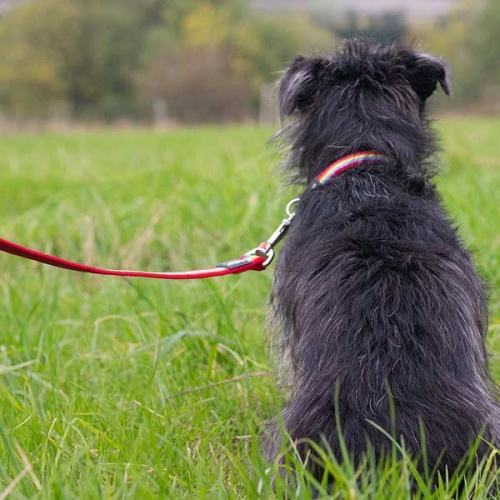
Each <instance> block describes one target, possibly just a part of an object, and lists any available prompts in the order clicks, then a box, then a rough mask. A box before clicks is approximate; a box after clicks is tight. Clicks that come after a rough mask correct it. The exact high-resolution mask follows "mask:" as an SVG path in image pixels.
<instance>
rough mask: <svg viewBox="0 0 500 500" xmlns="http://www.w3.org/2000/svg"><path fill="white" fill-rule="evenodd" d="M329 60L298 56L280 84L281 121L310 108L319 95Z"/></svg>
mask: <svg viewBox="0 0 500 500" xmlns="http://www.w3.org/2000/svg"><path fill="white" fill-rule="evenodd" d="M326 64H327V60H326V59H324V58H320V57H314V58H312V57H308V58H306V57H303V56H298V57H297V58H295V60H294V61H293V62H292V64H291V65H290V67H289V68H288V69H287V70H286V72H285V74H284V75H283V77H282V78H281V80H280V82H279V104H280V114H281V119H282V120H283V118H285V117H287V116H290V115H291V114H292V113H293V112H294V111H295V110H296V109H297V110H298V111H303V110H305V109H307V108H308V107H310V106H311V105H312V104H313V103H314V101H315V100H316V97H317V95H318V91H319V86H320V80H321V74H322V72H323V70H324V68H325V66H326Z"/></svg>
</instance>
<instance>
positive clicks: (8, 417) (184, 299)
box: [0, 119, 500, 500]
mask: <svg viewBox="0 0 500 500" xmlns="http://www.w3.org/2000/svg"><path fill="white" fill-rule="evenodd" d="M440 130H441V132H442V133H443V147H444V150H445V151H446V153H445V155H444V170H443V174H442V176H440V177H439V178H438V179H437V180H438V183H439V188H440V190H441V192H442V193H443V198H444V201H445V203H446V205H447V207H448V208H449V210H450V212H451V215H452V217H453V218H454V219H455V220H456V221H457V222H458V223H459V224H460V226H461V234H462V237H463V238H464V239H465V241H466V243H467V244H468V245H470V246H472V248H474V249H476V250H475V260H476V262H477V264H478V265H479V268H480V270H481V272H482V274H483V275H484V277H485V278H486V280H487V282H488V283H489V303H490V328H489V334H488V340H489V344H490V348H491V351H492V353H493V356H492V357H491V365H492V368H493V373H494V376H495V378H496V379H497V380H499V379H500V361H499V358H498V352H500V237H499V234H500V222H499V221H500V205H499V204H498V196H497V194H498V192H499V190H500V171H499V169H498V166H497V164H498V162H497V158H498V155H499V146H498V141H497V140H496V138H497V136H498V134H499V133H500V121H499V120H494V119H489V120H486V119H483V120H479V119H474V120H470V119H467V120H453V121H451V120H449V121H446V122H444V123H443V125H442V126H440ZM272 132H273V131H272V130H262V129H256V128H249V127H247V128H235V127H232V128H221V129H208V128H207V129H191V130H176V131H172V132H169V133H160V132H155V133H152V132H147V131H144V130H143V131H140V130H131V131H128V132H109V131H108V132H92V133H79V134H74V135H69V134H57V135H55V134H54V135H53V134H45V135H38V136H31V137H30V136H18V137H14V136H11V137H5V136H4V137H0V165H1V171H2V182H1V183H0V219H1V220H0V222H1V226H2V237H6V238H9V239H14V240H16V241H19V242H22V243H24V244H27V245H30V246H32V247H34V248H39V249H40V250H44V251H48V252H55V253H57V254H58V255H61V256H64V257H67V258H70V259H75V260H80V261H84V262H88V263H90V264H94V265H102V266H107V267H127V268H144V269H149V270H163V269H192V268H197V267H204V266H212V265H213V264H214V263H216V262H220V261H221V260H226V259H230V258H233V257H236V256H238V255H241V253H242V252H244V251H246V250H247V249H250V248H252V247H254V246H255V245H256V244H258V243H259V242H260V241H262V239H263V238H265V237H266V236H268V235H269V233H270V232H271V231H272V229H273V228H274V227H275V225H276V224H277V223H279V221H281V220H282V218H283V215H284V213H283V210H284V206H285V204H286V202H287V201H288V200H289V199H290V198H291V197H292V196H293V195H294V194H295V192H294V190H293V189H292V190H291V191H288V192H286V193H285V192H283V188H282V187H281V186H282V182H281V181H280V179H279V177H277V176H276V175H275V174H273V171H274V170H273V169H275V168H276V166H277V163H278V161H277V159H276V158H275V155H273V153H272V151H270V150H269V148H268V147H267V146H266V141H267V139H268V137H269V136H270V135H271V134H272ZM278 251H279V250H278ZM0 265H1V268H2V274H1V277H0V296H1V298H0V331H1V332H2V336H1V340H0V404H1V408H2V411H1V412H0V441H1V443H2V444H1V445H0V492H2V491H4V490H5V488H7V487H9V486H11V487H12V488H13V492H12V495H11V498H67V499H71V498H75V499H76V498H86V499H87V498H88V499H94V498H96V499H97V498H141V499H142V498H145V499H149V498H151V499H153V498H209V499H212V498H250V499H252V498H273V497H274V498H276V495H274V494H273V493H272V491H271V484H270V480H271V476H270V475H269V474H266V473H265V470H266V469H267V467H268V466H267V464H265V463H264V462H263V460H262V459H261V458H260V457H259V455H258V439H259V433H260V432H261V430H262V428H263V425H264V422H265V421H266V420H268V419H269V418H271V417H272V416H273V415H275V414H276V413H277V412H278V411H279V407H280V398H279V395H278V391H277V389H276V383H275V380H274V378H273V376H272V364H271V362H270V360H269V358H268V355H267V350H266V348H265V341H264V338H265V333H264V331H265V329H264V324H265V315H266V313H265V311H266V301H267V294H268V291H269V287H270V282H271V279H272V272H273V270H272V267H271V268H270V269H269V270H268V271H267V272H263V273H250V274H246V275H243V276H232V277H226V278H219V279H214V280H210V281H197V282H162V281H153V280H122V279H118V278H106V277H97V276H85V275H81V274H77V273H72V272H69V271H63V270H59V269H54V268H48V267H44V266H41V265H38V264H30V263H28V262H27V261H23V260H21V259H17V258H15V257H12V256H8V255H5V254H0ZM495 353H496V354H495ZM288 448H289V452H288V453H287V462H288V464H289V465H290V466H291V465H295V466H296V468H298V471H299V479H298V483H297V485H296V486H293V485H290V484H288V485H287V484H286V483H285V482H284V481H283V480H281V478H278V485H277V487H278V490H279V492H281V493H284V492H285V491H287V492H288V498H300V499H302V498H311V496H312V495H311V491H310V489H309V486H308V485H309V484H310V482H311V478H309V477H308V474H307V472H306V471H305V470H304V467H303V465H301V464H300V463H299V462H298V460H297V458H296V457H295V456H294V453H293V449H292V446H289V447H288ZM323 460H324V461H325V463H326V465H327V467H328V471H329V473H330V474H331V475H332V476H333V477H335V479H336V486H335V491H334V495H336V497H335V498H360V499H376V500H378V499H380V500H387V499H394V500H399V499H401V498H409V497H410V492H411V491H413V490H412V487H414V489H415V491H414V493H413V495H414V496H412V498H416V499H419V498H420V499H423V498H426V499H427V498H430V499H436V500H437V499H443V500H444V499H449V498H461V499H464V500H465V499H466V498H467V499H468V498H470V499H479V498H485V497H486V496H485V494H484V492H485V485H487V484H488V482H489V481H491V476H490V475H488V470H491V463H490V464H489V465H488V463H486V464H484V468H483V470H482V472H480V473H479V474H476V475H475V474H474V473H473V472H472V471H470V470H466V471H464V472H465V473H467V475H468V476H469V481H468V483H467V487H466V490H465V491H464V492H462V493H460V494H459V493H457V485H458V482H457V481H456V479H457V478H453V477H449V478H447V477H443V478H442V481H441V483H440V485H439V486H438V488H437V490H436V491H430V488H429V486H428V483H427V480H426V478H425V477H424V476H422V477H421V476H419V475H418V472H416V470H415V468H414V467H413V464H412V461H411V460H410V458H409V457H407V456H402V458H401V460H397V459H396V460H394V461H393V460H389V461H387V463H380V464H376V463H374V461H373V460H367V462H366V463H364V464H363V465H362V468H361V469H360V470H358V471H357V470H355V469H354V468H353V467H352V466H349V465H347V466H341V465H339V464H338V463H336V462H335V461H334V460H331V458H330V457H328V456H327V455H324V454H323ZM466 469H467V468H466ZM16 477H19V483H18V484H14V483H13V481H14V479H15V478H16ZM260 479H262V484H261V485H260V486H259V480H260ZM317 486H318V487H319V491H323V492H324V491H325V486H324V485H322V484H319V485H317ZM259 488H260V489H262V494H261V495H260V496H259V494H258V491H259ZM469 493H470V496H469Z"/></svg>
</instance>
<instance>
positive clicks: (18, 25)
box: [0, 0, 158, 118]
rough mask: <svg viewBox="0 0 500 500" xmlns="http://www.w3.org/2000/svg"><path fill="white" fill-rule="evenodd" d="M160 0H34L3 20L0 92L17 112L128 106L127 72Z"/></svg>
mask: <svg viewBox="0 0 500 500" xmlns="http://www.w3.org/2000/svg"><path fill="white" fill-rule="evenodd" d="M155 11H158V1H157V0H140V1H138V2H133V1H131V0H127V1H126V2H123V1H122V0H107V1H106V2H102V1H101V0H34V1H33V2H29V3H27V4H25V5H22V6H21V7H19V8H18V9H14V10H13V11H12V12H11V13H10V14H9V15H8V16H7V17H6V18H5V19H4V21H3V22H2V24H1V25H0V44H1V46H2V48H3V50H2V52H3V57H2V59H0V98H1V100H2V102H3V104H4V107H5V108H7V109H8V110H9V109H10V110H12V111H13V112H15V113H19V114H23V115H30V114H40V113H47V112H50V111H51V110H52V109H53V106H54V103H57V102H59V103H62V104H65V105H66V106H67V107H69V108H70V110H71V111H72V112H73V113H74V114H75V115H76V116H77V117H82V116H85V115H87V114H91V115H92V114H98V115H100V116H101V117H104V118H107V117H113V116H116V115H117V114H120V113H125V114H130V113H131V112H132V111H133V105H134V104H133V101H134V96H133V85H132V81H131V79H130V76H129V73H130V70H131V69H132V68H133V67H134V66H136V65H137V62H138V59H139V54H140V50H141V40H142V37H143V31H144V29H145V28H146V27H149V26H150V24H151V23H153V22H155Z"/></svg>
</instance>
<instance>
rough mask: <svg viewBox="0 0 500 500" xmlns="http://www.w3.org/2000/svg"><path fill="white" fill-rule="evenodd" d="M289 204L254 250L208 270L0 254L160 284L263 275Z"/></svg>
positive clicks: (7, 244)
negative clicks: (133, 266)
mask: <svg viewBox="0 0 500 500" xmlns="http://www.w3.org/2000/svg"><path fill="white" fill-rule="evenodd" d="M293 202H295V200H293V201H292V202H290V203H289V204H288V205H287V214H288V218H286V219H284V220H283V222H282V223H281V224H280V225H279V226H278V228H277V229H276V231H275V232H274V233H273V234H272V235H271V236H270V237H269V239H268V240H267V241H265V242H263V243H261V244H260V245H259V246H258V247H256V248H254V249H253V250H250V251H249V252H247V253H245V254H244V255H242V256H241V257H239V258H238V259H234V260H229V261H227V262H222V263H220V264H217V265H216V266H215V267H211V268H208V269H198V270H196V271H183V272H147V271H129V270H124V269H103V268H100V267H93V266H87V265H85V264H79V263H78V262H73V261H71V260H66V259H62V258H60V257H56V256H55V255H50V254H47V253H42V252H39V251H38V250H33V249H32V248H26V247H23V246H21V245H18V244H17V243H13V242H12V241H8V240H4V239H2V238H0V251H2V252H6V253H10V254H12V255H17V256H18V257H22V258H24V259H29V260H35V261H37V262H41V263H42V264H47V265H49V266H54V267H60V268H62V269H69V270H70V271H77V272H80V273H91V274H102V275H105V276H123V277H127V278H157V279H164V280H190V279H202V278H215V277H217V276H226V275H228V274H240V273H244V272H246V271H263V270H264V269H266V268H267V266H268V265H269V264H270V263H271V261H272V260H273V258H274V249H273V248H274V246H275V245H276V244H278V242H279V241H281V239H282V238H283V237H284V236H285V234H286V231H287V230H288V226H289V225H290V222H291V221H292V219H293V216H294V214H293V213H290V211H289V208H290V206H291V205H292V203H293Z"/></svg>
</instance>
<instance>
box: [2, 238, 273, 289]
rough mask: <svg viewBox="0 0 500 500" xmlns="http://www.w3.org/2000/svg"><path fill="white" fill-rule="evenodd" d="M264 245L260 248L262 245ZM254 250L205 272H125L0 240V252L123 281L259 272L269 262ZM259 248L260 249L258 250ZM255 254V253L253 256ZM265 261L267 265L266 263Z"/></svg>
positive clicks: (213, 276)
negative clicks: (113, 277) (127, 279)
mask: <svg viewBox="0 0 500 500" xmlns="http://www.w3.org/2000/svg"><path fill="white" fill-rule="evenodd" d="M262 245H264V246H262ZM262 245H260V246H259V247H257V249H255V250H252V251H251V252H248V253H246V254H245V255H243V256H242V257H240V258H239V259H235V260H231V261H228V262H223V263H221V264H218V265H216V266H215V267H212V268H208V269H198V270H196V271H183V272H147V271H129V270H125V269H103V268H100V267H93V266H87V265H85V264H79V263H78V262H73V261H71V260H66V259H62V258H60V257H56V256H54V255H50V254H46V253H42V252H39V251H38V250H33V249H32V248H27V247H23V246H21V245H18V244H17V243H13V242H12V241H8V240H4V239H2V238H0V251H2V252H6V253H10V254H12V255H17V256H18V257H22V258H24V259H29V260H34V261H37V262H41V263H42V264H47V265H49V266H53V267H60V268H62V269H68V270H70V271H77V272H80V273H90V274H101V275H105V276H122V277H127V278H156V279H165V280H189V279H202V278H215V277H217V276H226V275H228V274H240V273H243V272H245V271H263V270H264V269H265V268H266V267H267V265H268V264H269V263H270V262H271V260H270V257H269V255H268V253H266V252H265V248H267V247H266V246H265V244H264V243H263V244H262ZM261 246H262V249H261ZM257 252H258V253H257ZM268 261H269V262H268Z"/></svg>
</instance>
